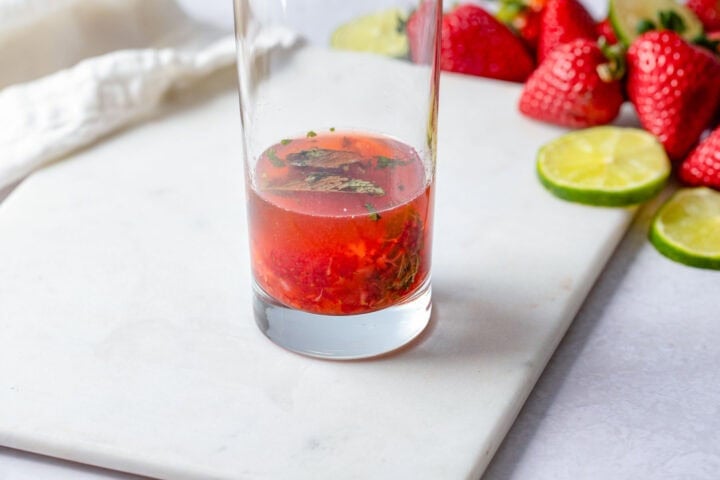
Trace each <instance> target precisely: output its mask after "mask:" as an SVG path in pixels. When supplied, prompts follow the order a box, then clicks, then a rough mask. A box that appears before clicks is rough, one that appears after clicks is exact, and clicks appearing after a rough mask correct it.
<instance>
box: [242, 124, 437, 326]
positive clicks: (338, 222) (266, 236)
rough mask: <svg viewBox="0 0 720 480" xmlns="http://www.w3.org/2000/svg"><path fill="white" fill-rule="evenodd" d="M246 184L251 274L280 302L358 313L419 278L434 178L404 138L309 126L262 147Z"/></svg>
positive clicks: (426, 263) (403, 292) (405, 292)
mask: <svg viewBox="0 0 720 480" xmlns="http://www.w3.org/2000/svg"><path fill="white" fill-rule="evenodd" d="M251 183H252V184H251V185H250V186H249V188H248V192H249V222H250V242H251V257H252V259H251V261H252V269H253V274H254V277H255V280H256V282H257V283H258V285H259V286H260V287H261V288H262V289H263V290H264V291H265V292H266V293H267V294H268V295H270V296H271V297H273V298H275V299H276V300H278V301H279V302H280V303H282V304H284V305H287V306H290V307H292V308H296V309H300V310H303V311H307V312H312V313H319V314H328V315H346V314H358V313H366V312H371V311H375V310H379V309H382V308H385V307H388V306H391V305H394V304H397V303H399V302H402V301H403V300H404V299H406V298H408V297H409V296H411V295H412V293H413V292H414V291H416V290H417V289H418V287H419V286H421V285H422V284H423V282H424V281H425V280H426V278H427V276H428V272H429V269H430V251H431V232H432V228H431V224H432V198H433V195H432V182H431V181H430V179H429V178H428V175H427V174H426V169H425V167H424V165H423V162H422V161H421V159H420V157H419V156H418V154H417V153H416V152H415V150H414V149H412V148H411V147H409V146H407V145H405V144H403V143H401V142H398V141H396V140H394V139H391V138H388V137H382V136H373V135H366V134H357V133H339V132H337V133H328V134H320V135H315V134H314V133H313V132H310V133H309V134H308V136H307V137H305V138H295V139H289V140H282V141H281V142H280V143H278V144H277V145H274V146H272V147H270V148H269V149H267V150H266V151H265V152H264V153H263V154H262V155H261V157H260V158H259V160H258V162H257V165H256V167H255V170H254V182H251Z"/></svg>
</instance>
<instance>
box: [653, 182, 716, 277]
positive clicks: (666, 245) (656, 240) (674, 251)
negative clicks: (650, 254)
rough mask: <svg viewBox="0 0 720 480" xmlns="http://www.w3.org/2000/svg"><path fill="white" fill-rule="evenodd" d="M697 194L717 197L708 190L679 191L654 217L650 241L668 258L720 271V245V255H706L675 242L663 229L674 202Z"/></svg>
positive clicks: (688, 189) (690, 189) (691, 189)
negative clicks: (665, 216) (663, 220)
mask: <svg viewBox="0 0 720 480" xmlns="http://www.w3.org/2000/svg"><path fill="white" fill-rule="evenodd" d="M696 192H697V193H698V194H702V195H706V194H707V195H717V196H718V197H720V193H715V192H712V191H710V190H709V189H707V188H702V187H701V188H684V189H680V190H678V191H677V192H676V193H675V194H674V195H673V196H672V197H671V198H670V199H669V200H668V201H667V202H665V204H664V205H663V206H662V207H661V208H660V209H659V210H658V211H657V213H656V214H655V216H654V217H653V220H652V223H651V226H650V231H649V233H648V239H649V240H650V243H651V244H652V245H653V246H654V247H655V249H656V250H657V251H658V252H660V253H661V254H662V255H664V256H666V257H667V258H669V259H671V260H674V261H676V262H679V263H682V264H684V265H688V266H691V267H696V268H705V269H711V270H720V244H719V245H718V248H717V250H718V253H717V254H716V255H714V254H710V255H708V254H704V253H701V252H697V251H695V250H693V249H692V248H691V247H690V246H688V245H684V244H682V243H681V242H679V241H676V240H673V239H672V238H670V237H669V236H668V235H667V234H666V233H665V232H664V228H663V222H662V218H663V216H664V215H665V214H666V212H667V210H668V209H669V208H671V207H672V206H673V204H674V202H676V201H678V200H677V199H678V198H680V197H681V196H683V195H695V194H696ZM716 233H717V238H720V209H719V210H718V213H717V232H716Z"/></svg>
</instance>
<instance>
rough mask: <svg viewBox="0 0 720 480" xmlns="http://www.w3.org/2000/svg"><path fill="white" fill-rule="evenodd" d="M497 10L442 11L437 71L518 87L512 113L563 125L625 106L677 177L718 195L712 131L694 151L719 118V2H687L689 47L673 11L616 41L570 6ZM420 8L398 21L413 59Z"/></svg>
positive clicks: (608, 115)
mask: <svg viewBox="0 0 720 480" xmlns="http://www.w3.org/2000/svg"><path fill="white" fill-rule="evenodd" d="M501 5H502V6H501V8H500V10H499V11H498V12H497V13H496V14H495V15H493V14H491V13H489V12H487V11H486V10H484V9H483V8H481V7H479V6H477V5H474V4H464V5H460V6H457V7H455V8H453V9H452V10H450V11H448V12H446V13H445V14H444V15H443V18H442V41H441V53H440V62H441V64H440V66H441V68H442V69H443V70H446V71H452V72H458V73H465V74H470V75H478V76H483V77H489V78H496V79H500V80H509V81H515V82H524V83H525V85H524V88H523V91H522V95H521V98H520V102H519V109H520V111H521V112H522V113H523V114H525V115H527V116H529V117H531V118H534V119H537V120H541V121H544V122H548V123H553V124H557V125H561V126H565V127H570V128H584V127H590V126H594V125H601V124H607V123H610V122H612V121H613V120H615V118H616V117H617V115H618V113H619V112H620V108H621V106H622V104H623V103H624V102H625V101H628V100H629V101H630V102H631V103H632V104H633V106H634V107H635V110H636V112H637V116H638V119H639V121H640V124H641V125H642V126H643V128H645V129H646V130H647V131H649V132H651V133H652V134H654V135H655V136H656V137H657V138H658V140H659V141H660V142H661V143H662V144H663V146H664V147H665V150H666V151H667V153H668V156H669V157H670V158H671V159H673V160H674V161H676V162H678V165H679V168H678V172H679V176H680V179H681V180H683V181H684V182H685V183H687V184H690V185H706V186H710V187H713V188H716V189H720V128H716V129H715V131H713V132H712V133H711V134H710V135H709V136H708V138H707V139H705V140H704V141H703V142H702V143H700V144H699V145H698V142H699V140H700V139H701V137H702V135H703V133H704V132H705V131H706V130H708V129H710V128H712V127H713V125H715V124H717V123H718V121H719V120H720V49H719V48H720V47H718V42H717V40H720V0H689V1H688V2H687V4H686V5H687V7H688V8H690V9H691V10H692V11H694V12H695V14H696V15H697V16H698V18H699V19H700V21H701V22H702V23H703V26H704V27H705V31H706V34H705V36H703V37H702V38H701V39H698V43H697V44H696V43H693V42H691V41H688V40H686V39H684V38H683V37H682V36H681V35H680V34H679V33H678V32H676V31H674V30H673V29H677V30H680V29H682V24H681V21H680V22H678V18H677V17H673V16H672V15H668V16H667V18H669V20H670V24H665V25H659V26H657V27H656V26H655V25H653V24H652V23H650V22H647V25H648V26H646V30H648V31H645V32H644V33H642V34H641V35H639V36H638V37H637V38H635V39H634V40H633V41H632V42H631V43H630V45H625V44H623V42H619V41H618V39H617V38H616V35H615V32H614V30H613V27H612V25H611V24H610V22H609V21H608V20H607V19H605V20H603V21H600V22H595V20H594V19H593V18H592V16H591V15H590V13H589V12H588V11H587V10H586V9H585V7H584V6H583V5H582V4H581V3H580V2H579V1H578V0H502V3H501ZM423 8H424V4H421V6H420V8H419V9H418V10H416V11H415V13H414V14H413V15H412V16H411V17H410V19H409V20H408V25H407V32H408V37H409V40H410V52H411V57H412V58H413V60H415V61H418V60H420V59H417V58H415V57H414V56H413V44H414V43H415V42H414V40H413V39H414V36H415V32H416V31H418V30H419V29H418V27H417V24H419V23H420V21H421V20H422V16H423ZM661 17H662V16H661ZM678 24H679V25H678ZM655 28H657V29H655ZM693 148H694V150H693Z"/></svg>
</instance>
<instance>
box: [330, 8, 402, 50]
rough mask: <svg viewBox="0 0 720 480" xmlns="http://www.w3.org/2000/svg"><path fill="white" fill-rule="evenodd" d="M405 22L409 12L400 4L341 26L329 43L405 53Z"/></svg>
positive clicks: (354, 48) (341, 46)
mask: <svg viewBox="0 0 720 480" xmlns="http://www.w3.org/2000/svg"><path fill="white" fill-rule="evenodd" d="M406 22H407V13H406V12H404V11H403V10H401V9H399V8H391V9H389V10H382V11H380V12H376V13H372V14H370V15H365V16H362V17H359V18H356V19H354V20H351V21H350V22H348V23H345V24H343V25H341V26H339V27H338V28H337V29H336V30H335V31H334V32H333V34H332V36H331V37H330V46H331V47H333V48H338V49H342V50H355V51H360V52H371V53H378V54H381V55H388V56H390V57H398V58H399V57H406V56H407V55H408V51H409V47H408V38H407V34H406V33H405V23H406Z"/></svg>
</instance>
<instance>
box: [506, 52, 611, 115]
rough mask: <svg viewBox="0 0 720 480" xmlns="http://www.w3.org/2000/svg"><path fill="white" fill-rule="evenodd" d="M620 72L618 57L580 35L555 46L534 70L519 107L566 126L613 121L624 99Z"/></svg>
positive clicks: (528, 112) (523, 111)
mask: <svg viewBox="0 0 720 480" xmlns="http://www.w3.org/2000/svg"><path fill="white" fill-rule="evenodd" d="M610 53H611V52H608V53H607V54H608V55H610ZM621 76H622V68H621V65H620V64H619V63H618V60H617V59H615V58H614V57H613V58H608V56H606V53H604V52H603V50H602V49H601V48H600V47H599V46H598V44H597V43H596V42H595V41H593V40H588V39H585V38H578V39H576V40H573V41H572V42H570V43H565V44H562V45H560V46H558V47H557V48H555V49H554V50H553V51H552V52H550V54H549V55H548V57H547V58H546V59H545V61H544V62H543V63H541V64H540V66H539V67H538V68H537V69H536V70H535V71H534V72H533V74H532V75H531V76H530V78H529V79H528V80H527V82H526V83H525V88H524V89H523V91H522V94H521V96H520V103H519V108H520V111H521V112H522V113H524V114H525V115H527V116H529V117H532V118H535V119H538V120H542V121H545V122H549V123H554V124H557V125H562V126H566V127H573V128H583V127H589V126H592V125H601V124H605V123H610V122H611V121H613V119H615V117H616V116H617V114H618V112H619V110H620V106H621V105H622V103H623V100H624V98H623V91H622V85H621V83H620V80H619V78H620V77H621Z"/></svg>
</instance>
